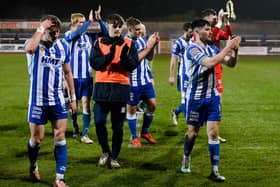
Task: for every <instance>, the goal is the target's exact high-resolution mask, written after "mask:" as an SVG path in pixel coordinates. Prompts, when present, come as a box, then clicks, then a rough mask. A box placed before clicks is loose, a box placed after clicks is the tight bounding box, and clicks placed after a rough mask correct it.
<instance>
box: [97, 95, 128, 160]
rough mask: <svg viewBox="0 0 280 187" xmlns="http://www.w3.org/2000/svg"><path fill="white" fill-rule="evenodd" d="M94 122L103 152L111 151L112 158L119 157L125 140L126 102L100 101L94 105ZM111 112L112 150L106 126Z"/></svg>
mask: <svg viewBox="0 0 280 187" xmlns="http://www.w3.org/2000/svg"><path fill="white" fill-rule="evenodd" d="M93 112H94V123H95V127H96V128H95V129H96V135H97V138H98V142H99V144H100V146H101V148H102V152H103V153H109V154H110V155H111V157H112V159H117V158H118V155H119V153H120V151H121V145H122V142H123V124H124V120H125V116H126V103H119V102H98V101H95V103H94V106H93ZM109 112H110V113H111V123H112V131H113V134H112V152H111V151H110V147H109V142H108V131H107V127H106V123H107V116H108V114H109Z"/></svg>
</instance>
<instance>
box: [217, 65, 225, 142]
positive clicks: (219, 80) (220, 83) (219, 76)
mask: <svg viewBox="0 0 280 187" xmlns="http://www.w3.org/2000/svg"><path fill="white" fill-rule="evenodd" d="M222 68H223V66H222V65H221V64H220V65H216V66H215V74H216V86H217V90H218V92H219V95H220V103H221V107H222V95H223V90H224V89H223V81H222V73H223V69H222ZM218 138H219V140H220V142H222V143H225V142H226V141H227V140H226V139H225V138H222V137H221V136H219V137H218Z"/></svg>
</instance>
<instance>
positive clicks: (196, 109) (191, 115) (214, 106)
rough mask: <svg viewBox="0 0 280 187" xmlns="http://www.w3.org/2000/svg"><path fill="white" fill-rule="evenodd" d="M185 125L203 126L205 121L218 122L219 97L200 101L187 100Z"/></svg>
mask: <svg viewBox="0 0 280 187" xmlns="http://www.w3.org/2000/svg"><path fill="white" fill-rule="evenodd" d="M186 109H187V111H186V119H187V124H190V125H193V126H203V124H204V122H206V121H220V120H221V108H220V96H214V97H212V98H206V99H200V100H193V99H190V100H187V106H186Z"/></svg>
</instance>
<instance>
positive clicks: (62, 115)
mask: <svg viewBox="0 0 280 187" xmlns="http://www.w3.org/2000/svg"><path fill="white" fill-rule="evenodd" d="M49 118H50V119H51V122H52V128H53V133H54V156H55V160H56V179H55V183H54V186H61V185H62V184H63V185H65V181H64V174H65V171H66V169H67V145H66V137H65V132H66V128H67V121H68V115H67V109H66V108H65V106H60V105H56V106H52V107H51V110H50V117H49Z"/></svg>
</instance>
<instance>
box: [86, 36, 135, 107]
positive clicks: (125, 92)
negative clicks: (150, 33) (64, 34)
mask: <svg viewBox="0 0 280 187" xmlns="http://www.w3.org/2000/svg"><path fill="white" fill-rule="evenodd" d="M128 40H130V39H127V38H126V39H124V38H123V37H122V36H121V37H116V38H110V37H108V36H104V37H102V38H99V39H98V40H96V42H95V43H94V46H93V48H92V51H91V55H90V65H91V67H92V68H93V69H94V70H96V75H95V86H94V94H93V99H94V100H95V101H100V102H123V103H126V102H127V101H128V99H129V82H127V80H125V79H126V78H129V73H130V72H131V71H133V70H134V69H135V68H136V67H137V66H138V65H139V61H138V53H137V49H136V48H135V46H134V44H133V41H130V42H131V45H129V43H127V41H128ZM116 59H119V60H117V61H116ZM106 75H107V76H106ZM112 75H113V76H112ZM118 75H121V76H120V79H115V78H116V77H118ZM113 77H114V79H113Z"/></svg>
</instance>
